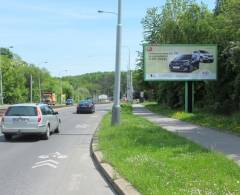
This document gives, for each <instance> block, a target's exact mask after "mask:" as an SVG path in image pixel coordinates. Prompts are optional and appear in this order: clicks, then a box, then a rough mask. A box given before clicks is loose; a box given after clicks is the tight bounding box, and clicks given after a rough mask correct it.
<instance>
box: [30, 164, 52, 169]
mask: <svg viewBox="0 0 240 195" xmlns="http://www.w3.org/2000/svg"><path fill="white" fill-rule="evenodd" d="M42 166H49V167H52V168H54V169H56V168H57V166H56V165H53V164H51V163H44V164H40V165H35V166H33V167H32V168H33V169H35V168H37V167H42Z"/></svg>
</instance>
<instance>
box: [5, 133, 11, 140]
mask: <svg viewBox="0 0 240 195" xmlns="http://www.w3.org/2000/svg"><path fill="white" fill-rule="evenodd" d="M4 137H5V139H6V140H7V141H10V140H11V139H12V135H10V134H4Z"/></svg>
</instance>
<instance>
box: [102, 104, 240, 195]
mask: <svg viewBox="0 0 240 195" xmlns="http://www.w3.org/2000/svg"><path fill="white" fill-rule="evenodd" d="M121 117H122V121H121V125H119V126H115V127H112V126H111V125H110V118H111V115H110V113H109V114H108V115H106V116H105V117H104V119H103V121H102V124H101V129H100V131H99V147H100V149H101V150H102V151H103V155H104V159H105V161H107V162H109V163H110V164H111V165H112V166H113V167H115V169H116V170H117V171H118V172H119V173H120V174H121V175H122V176H123V177H125V178H126V179H127V180H128V181H130V182H131V183H132V184H133V185H134V186H135V187H136V188H137V189H138V190H139V191H140V192H141V193H142V194H146V195H151V194H164V195H165V194H177V195H178V194H240V168H239V166H238V165H237V164H235V163H234V162H233V161H231V160H228V159H227V158H226V157H224V156H223V155H221V154H218V153H215V152H212V151H208V150H206V149H203V148H201V147H200V146H198V145H196V144H194V143H192V142H190V141H188V140H186V139H184V138H182V137H179V136H177V135H175V134H173V133H170V132H167V131H165V130H164V129H162V128H160V127H159V126H156V125H154V124H153V123H151V122H149V121H147V120H145V119H143V118H140V117H137V116H134V115H132V114H131V108H129V107H128V106H124V108H123V109H122V114H121Z"/></svg>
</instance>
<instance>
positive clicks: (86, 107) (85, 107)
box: [77, 100, 95, 114]
mask: <svg viewBox="0 0 240 195" xmlns="http://www.w3.org/2000/svg"><path fill="white" fill-rule="evenodd" d="M83 112H85V113H86V112H87V113H94V112H95V104H94V102H93V101H92V100H81V101H80V102H79V104H78V105H77V114H80V113H83Z"/></svg>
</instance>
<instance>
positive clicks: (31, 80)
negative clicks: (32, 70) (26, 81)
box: [30, 74, 33, 103]
mask: <svg viewBox="0 0 240 195" xmlns="http://www.w3.org/2000/svg"><path fill="white" fill-rule="evenodd" d="M32 95H33V94H32V74H31V75H30V102H31V103H32V100H33V98H32Z"/></svg>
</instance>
